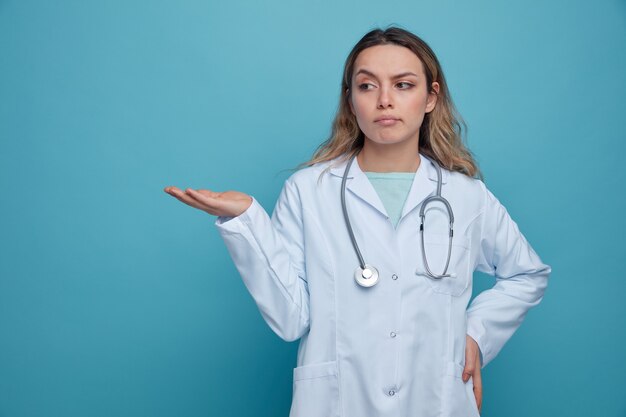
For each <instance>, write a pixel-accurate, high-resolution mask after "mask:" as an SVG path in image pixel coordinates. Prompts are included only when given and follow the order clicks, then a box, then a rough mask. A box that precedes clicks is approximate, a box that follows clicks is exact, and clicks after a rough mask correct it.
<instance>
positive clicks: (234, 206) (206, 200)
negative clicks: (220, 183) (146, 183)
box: [164, 186, 252, 217]
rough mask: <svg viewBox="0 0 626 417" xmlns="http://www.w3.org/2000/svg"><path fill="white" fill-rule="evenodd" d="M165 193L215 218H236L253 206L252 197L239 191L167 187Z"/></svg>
mask: <svg viewBox="0 0 626 417" xmlns="http://www.w3.org/2000/svg"><path fill="white" fill-rule="evenodd" d="M164 191H165V192H166V193H168V194H169V195H171V196H174V197H176V198H177V199H179V200H180V201H182V202H183V203H185V204H187V205H190V206H191V207H195V208H197V209H200V210H202V211H206V212H207V213H209V214H212V215H214V216H230V217H236V216H239V215H240V214H241V213H243V212H244V211H246V210H247V209H248V207H250V205H251V204H252V197H250V196H249V195H248V194H245V193H241V192H239V191H223V192H221V193H220V192H215V191H211V190H194V189H193V188H187V189H186V190H185V191H182V190H180V189H179V188H176V187H174V186H170V187H165V189H164Z"/></svg>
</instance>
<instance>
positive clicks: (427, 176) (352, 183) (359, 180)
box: [330, 153, 448, 220]
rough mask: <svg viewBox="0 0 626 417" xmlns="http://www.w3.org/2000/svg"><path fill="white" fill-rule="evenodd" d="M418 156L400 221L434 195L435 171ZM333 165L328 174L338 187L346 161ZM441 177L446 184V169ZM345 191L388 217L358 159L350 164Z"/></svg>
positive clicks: (431, 165)
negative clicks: (419, 160)
mask: <svg viewBox="0 0 626 417" xmlns="http://www.w3.org/2000/svg"><path fill="white" fill-rule="evenodd" d="M419 156H420V158H421V162H420V166H419V167H418V168H417V172H416V173H415V177H414V178H413V183H412V184H411V188H410V189H409V194H408V195H407V199H406V202H405V203H404V207H403V208H402V216H401V218H400V220H402V218H403V217H405V216H406V215H408V214H409V213H410V212H411V211H413V210H414V209H415V208H416V207H418V206H419V205H420V204H421V202H422V201H424V199H425V198H426V197H428V196H430V195H434V194H435V192H436V191H437V171H436V169H435V167H434V166H433V162H431V161H430V160H429V159H428V158H427V157H425V156H424V155H422V154H421V153H420V154H419ZM333 163H334V164H335V165H334V167H332V168H331V169H330V173H331V174H332V175H333V176H334V177H335V180H337V181H339V185H341V179H342V178H343V173H344V171H345V169H346V165H347V164H348V160H345V161H342V162H333ZM441 177H442V183H443V184H446V182H447V181H448V171H447V170H446V169H443V168H442V169H441ZM346 190H349V191H350V192H352V193H353V194H354V195H355V196H357V197H358V198H359V199H360V200H361V201H363V202H364V203H366V204H369V205H370V206H372V207H373V208H375V209H376V210H377V211H378V212H379V213H380V214H382V215H383V216H385V217H387V218H388V217H389V216H388V215H387V211H386V210H385V206H384V205H383V202H382V201H381V199H380V197H379V196H378V193H377V192H376V189H375V188H374V186H373V185H372V183H371V182H370V180H369V178H367V176H366V175H365V173H364V172H363V171H362V170H361V167H360V166H359V162H358V159H356V158H355V159H354V161H353V162H352V165H351V166H350V171H349V172H348V178H347V180H346ZM444 190H445V187H442V194H443V191H444Z"/></svg>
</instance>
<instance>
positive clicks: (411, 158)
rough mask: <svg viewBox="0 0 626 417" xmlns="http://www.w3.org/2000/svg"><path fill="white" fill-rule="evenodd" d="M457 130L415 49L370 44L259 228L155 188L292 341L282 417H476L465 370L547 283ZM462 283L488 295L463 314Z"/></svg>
mask: <svg viewBox="0 0 626 417" xmlns="http://www.w3.org/2000/svg"><path fill="white" fill-rule="evenodd" d="M457 117H458V118H459V119H460V117H459V116H457V114H456V111H455V108H454V105H453V103H452V99H451V97H450V94H449V92H448V89H447V85H446V80H445V77H444V75H443V72H442V69H441V66H440V65H439V61H438V60H437V58H436V57H435V54H434V53H433V51H432V50H431V48H430V47H429V46H428V45H427V44H426V43H425V42H424V41H423V40H422V39H420V38H419V37H417V36H416V35H414V34H412V33H411V32H408V31H406V30H404V29H401V28H396V27H391V28H388V29H386V30H382V29H376V30H372V31H371V32H369V33H367V34H366V35H365V36H364V37H363V38H362V39H361V40H360V41H359V42H358V43H357V44H356V45H355V46H354V48H353V50H352V51H351V53H350V55H349V56H348V58H347V61H346V63H345V68H344V74H343V81H342V88H341V99H340V103H339V110H338V113H337V115H336V118H335V121H334V124H333V131H332V135H331V137H330V138H329V139H328V140H327V141H326V142H324V143H323V144H322V145H321V146H320V147H319V148H318V149H317V151H316V153H315V155H313V158H312V159H311V160H310V161H308V162H307V163H305V164H304V165H306V166H305V167H301V168H302V169H300V170H298V171H296V172H295V173H294V174H292V175H291V176H290V177H289V178H288V179H287V180H286V181H285V184H284V187H283V189H282V191H281V193H280V196H279V199H278V202H277V204H276V206H275V208H274V211H273V214H272V216H271V218H270V217H269V216H268V214H267V212H266V211H265V210H264V209H263V207H262V206H261V205H260V204H259V203H258V201H257V200H256V199H254V198H253V197H251V196H249V195H246V194H244V193H241V192H237V191H225V192H213V191H210V190H193V189H190V188H188V189H186V190H185V191H184V192H183V191H181V190H179V189H178V188H176V187H166V188H165V191H166V192H168V193H169V194H171V195H172V196H174V197H176V198H178V199H179V200H181V201H182V202H184V203H186V204H188V205H190V206H192V207H195V208H198V209H201V210H204V211H206V212H208V213H210V214H212V215H216V216H218V218H217V219H216V221H215V225H216V227H217V229H218V231H219V233H220V235H221V236H222V238H223V240H224V242H225V244H226V246H227V248H228V251H229V253H230V255H231V256H232V259H233V261H234V263H235V265H236V267H237V270H238V271H239V273H240V275H241V277H242V279H243V281H244V283H245V285H246V287H247V289H248V290H249V291H250V293H251V295H252V297H253V298H254V300H255V302H256V303H257V305H258V307H259V310H260V312H261V314H262V316H263V318H264V319H265V321H266V322H267V323H268V325H269V326H270V327H271V329H272V330H273V331H274V332H275V333H276V334H277V335H278V336H280V337H281V338H282V339H284V340H287V341H293V340H297V339H300V344H299V349H298V359H297V367H296V368H295V369H294V372H293V377H294V383H293V400H292V406H291V412H290V416H291V417H308V416H310V417H329V416H346V417H347V416H356V417H368V416H372V417H383V416H390V417H391V416H393V417H398V416H412V417H433V416H443V417H448V416H478V415H479V413H480V409H481V402H482V383H481V378H480V370H481V368H482V367H484V366H485V365H486V364H487V363H489V362H490V361H491V360H493V359H494V358H495V356H496V355H497V354H498V352H499V351H500V350H501V349H502V347H503V346H504V344H505V343H506V342H507V341H508V340H509V338H510V337H511V336H512V335H513V333H514V332H515V331H516V330H517V328H518V327H519V326H520V324H521V322H522V321H523V319H524V317H525V315H526V313H527V311H528V310H529V309H530V308H532V307H533V306H535V305H537V304H538V303H539V302H540V301H541V299H542V297H543V294H544V291H545V289H546V286H547V281H548V276H549V274H550V272H551V268H550V266H548V265H546V264H544V263H543V262H542V261H541V259H540V258H539V256H538V255H537V254H536V253H535V251H534V250H533V249H532V248H531V246H530V244H529V243H528V242H527V240H526V239H525V238H524V236H523V235H522V233H521V232H520V231H519V229H518V227H517V224H516V223H515V222H514V221H513V220H512V219H511V217H510V216H509V214H508V213H507V210H506V209H505V207H504V206H503V205H502V204H501V203H500V202H499V201H498V199H497V198H496V197H495V196H494V195H493V194H492V193H491V192H490V191H489V190H488V189H487V188H486V186H485V184H484V183H483V181H482V176H480V173H479V170H478V167H477V165H476V162H475V161H474V160H473V158H472V155H471V152H469V151H468V149H466V147H465V146H464V145H463V143H462V140H461V129H460V123H459V121H458V119H457ZM477 176H478V177H479V178H476V177H477ZM475 270H478V271H481V272H485V273H488V274H491V275H495V276H496V278H497V279H496V284H495V285H494V287H493V288H492V289H489V290H487V291H484V292H482V293H481V294H479V295H478V296H477V297H476V298H475V299H474V300H473V301H472V303H471V305H469V307H468V303H469V300H470V298H471V295H472V273H473V271H475Z"/></svg>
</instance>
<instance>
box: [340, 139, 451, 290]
mask: <svg viewBox="0 0 626 417" xmlns="http://www.w3.org/2000/svg"><path fill="white" fill-rule="evenodd" d="M359 152H360V150H359V151H357V152H355V153H354V155H352V157H350V160H349V161H348V163H347V165H346V169H345V171H344V174H343V178H342V180H341V208H342V211H343V216H344V219H345V222H346V227H347V229H348V234H349V235H350V241H351V242H352V246H353V247H354V251H355V253H356V255H357V257H358V259H359V267H357V269H356V270H355V280H356V281H357V283H358V284H359V285H361V286H363V287H371V286H373V285H374V284H376V282H377V281H378V270H377V269H376V268H375V267H373V266H370V265H367V264H366V263H365V260H364V259H363V255H362V254H361V251H360V249H359V245H358V244H357V242H356V238H355V237H354V231H353V230H352V225H351V224H350V217H349V215H348V209H347V206H346V180H347V177H348V172H349V171H350V166H351V165H352V162H353V161H354V159H355V158H356V156H357V155H358V154H359ZM425 159H427V160H429V161H430V162H431V163H432V164H433V165H434V166H435V168H436V170H437V191H436V194H435V195H434V196H430V197H428V198H426V199H425V200H424V202H423V203H422V206H421V208H420V212H419V217H420V227H419V231H420V235H421V243H422V258H423V260H424V267H425V268H426V273H427V275H429V276H430V277H431V278H435V279H441V278H445V277H453V276H455V274H447V273H446V272H447V271H448V267H449V265H450V258H451V255H452V238H453V236H454V212H453V211H452V207H451V206H450V203H449V202H448V200H446V199H445V198H444V197H442V196H441V185H442V176H441V167H440V166H439V164H438V163H436V162H434V161H432V160H431V159H430V158H426V157H425ZM433 201H439V202H441V203H443V204H444V205H445V207H446V211H447V212H448V217H449V219H450V220H449V232H448V237H449V239H448V257H447V260H446V265H445V267H444V270H443V273H442V274H435V273H433V272H432V271H431V270H430V267H429V265H428V259H427V256H426V249H425V244H424V228H425V226H424V225H425V218H426V215H425V213H424V211H425V209H426V206H427V205H428V203H431V202H433ZM359 268H360V271H359Z"/></svg>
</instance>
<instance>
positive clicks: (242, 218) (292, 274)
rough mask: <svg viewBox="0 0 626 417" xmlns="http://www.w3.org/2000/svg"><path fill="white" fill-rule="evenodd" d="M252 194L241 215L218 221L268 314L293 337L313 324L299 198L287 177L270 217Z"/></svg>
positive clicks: (268, 319)
mask: <svg viewBox="0 0 626 417" xmlns="http://www.w3.org/2000/svg"><path fill="white" fill-rule="evenodd" d="M252 200H253V201H252V204H251V205H250V207H248V209H247V210H246V211H244V212H243V213H241V214H240V215H239V216H235V217H226V216H219V217H218V218H217V219H216V221H215V226H216V227H217V229H218V231H219V233H220V236H221V237H222V239H223V240H224V243H225V244H226V248H227V249H228V252H229V253H230V256H231V258H232V260H233V262H234V263H235V267H236V268H237V270H238V272H239V274H240V276H241V278H242V279H243V282H244V284H245V286H246V288H247V289H248V291H249V292H250V294H251V295H252V298H253V299H254V301H255V303H256V305H257V306H258V308H259V310H260V312H261V315H262V317H263V319H264V320H265V321H266V322H267V324H268V325H269V326H270V328H271V329H272V330H273V331H274V333H276V334H277V335H278V336H279V337H280V338H282V339H283V340H286V341H289V342H291V341H294V340H297V339H299V338H300V337H302V335H303V334H304V333H305V332H306V331H307V330H308V328H309V289H308V284H307V280H306V274H305V268H304V265H305V262H304V239H303V227H302V209H301V205H300V199H299V196H298V192H297V189H296V188H295V186H294V185H293V184H292V183H291V182H290V180H289V179H288V180H287V181H285V184H284V186H283V189H282V191H281V193H280V196H279V198H278V201H277V203H276V207H275V208H274V212H273V214H272V217H271V218H270V217H269V216H268V215H267V213H266V211H265V210H264V209H263V207H262V206H261V205H260V204H259V202H258V201H257V200H256V199H255V198H254V197H252Z"/></svg>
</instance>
